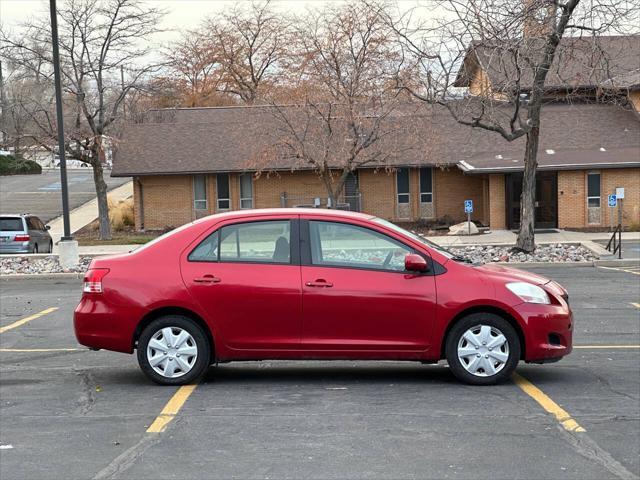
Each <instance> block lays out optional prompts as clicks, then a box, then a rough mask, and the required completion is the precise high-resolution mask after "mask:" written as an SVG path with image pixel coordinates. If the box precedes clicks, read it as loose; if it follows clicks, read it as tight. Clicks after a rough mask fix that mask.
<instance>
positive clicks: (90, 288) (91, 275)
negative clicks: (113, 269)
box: [82, 268, 109, 293]
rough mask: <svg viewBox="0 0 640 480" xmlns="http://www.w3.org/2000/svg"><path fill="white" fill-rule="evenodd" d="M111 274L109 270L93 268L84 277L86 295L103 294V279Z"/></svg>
mask: <svg viewBox="0 0 640 480" xmlns="http://www.w3.org/2000/svg"><path fill="white" fill-rule="evenodd" d="M107 273H109V269H108V268H91V269H89V270H87V273H86V274H85V275H84V285H83V287H82V291H83V292H84V293H102V279H103V278H104V277H105V275H106V274H107Z"/></svg>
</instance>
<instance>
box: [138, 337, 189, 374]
mask: <svg viewBox="0 0 640 480" xmlns="http://www.w3.org/2000/svg"><path fill="white" fill-rule="evenodd" d="M197 359H198V345H197V344H196V341H195V340H194V339H193V337H192V336H191V334H190V333H189V332H187V331H186V330H184V329H183V328H180V327H173V326H172V327H164V328H161V329H160V330H158V331H157V332H155V333H154V334H153V335H152V336H151V338H150V339H149V343H148V344H147V361H148V362H149V365H150V366H151V368H153V370H154V371H155V372H156V373H157V374H158V375H161V376H162V377H164V378H178V377H181V376H183V375H186V374H187V373H189V372H190V371H191V369H192V368H193V366H194V365H195V363H196V360H197Z"/></svg>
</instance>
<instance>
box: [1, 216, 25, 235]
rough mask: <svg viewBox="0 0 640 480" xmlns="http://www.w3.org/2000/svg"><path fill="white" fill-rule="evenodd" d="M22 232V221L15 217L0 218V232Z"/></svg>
mask: <svg viewBox="0 0 640 480" xmlns="http://www.w3.org/2000/svg"><path fill="white" fill-rule="evenodd" d="M22 230H24V225H23V224H22V219H21V218H17V217H0V231H1V232H15V231H22Z"/></svg>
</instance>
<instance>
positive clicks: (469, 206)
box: [464, 200, 473, 213]
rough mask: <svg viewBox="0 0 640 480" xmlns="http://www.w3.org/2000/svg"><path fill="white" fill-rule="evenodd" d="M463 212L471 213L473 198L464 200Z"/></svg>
mask: <svg viewBox="0 0 640 480" xmlns="http://www.w3.org/2000/svg"><path fill="white" fill-rule="evenodd" d="M464 213H473V200H465V201H464Z"/></svg>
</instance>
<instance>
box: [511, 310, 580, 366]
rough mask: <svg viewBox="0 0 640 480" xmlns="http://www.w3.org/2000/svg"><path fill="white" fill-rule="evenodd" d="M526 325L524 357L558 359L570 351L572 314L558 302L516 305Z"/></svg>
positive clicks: (527, 360)
mask: <svg viewBox="0 0 640 480" xmlns="http://www.w3.org/2000/svg"><path fill="white" fill-rule="evenodd" d="M516 310H517V312H518V314H519V315H520V317H521V319H522V321H523V323H524V327H525V352H524V360H525V361H526V362H533V363H548V362H553V361H557V360H559V359H560V358H562V357H564V356H565V355H568V354H570V353H571V351H572V350H573V328H574V326H573V313H572V312H571V309H570V308H569V306H568V305H567V304H566V303H564V302H563V304H561V305H539V304H532V303H523V304H521V305H518V306H517V307H516Z"/></svg>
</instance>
